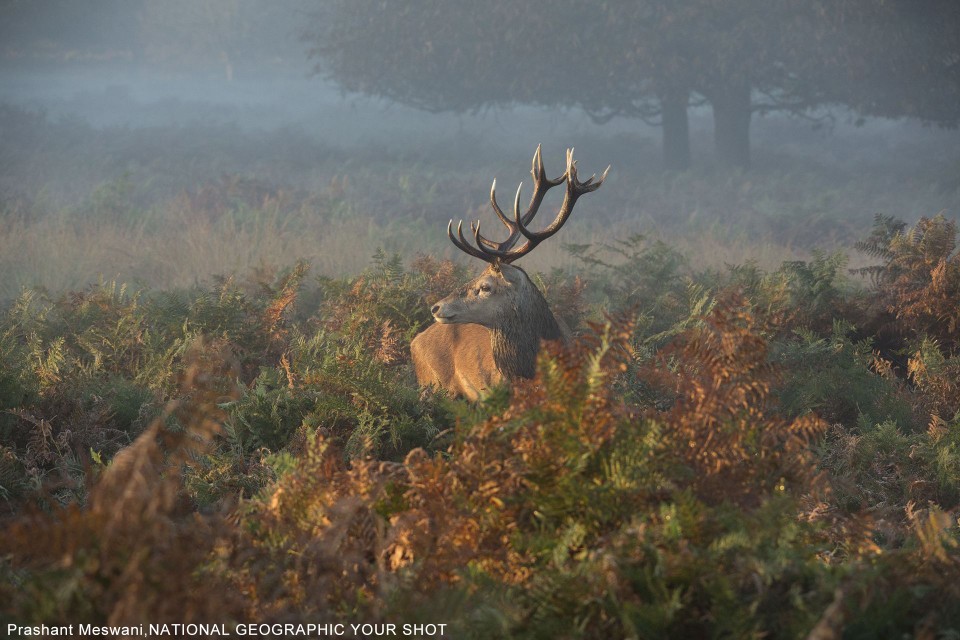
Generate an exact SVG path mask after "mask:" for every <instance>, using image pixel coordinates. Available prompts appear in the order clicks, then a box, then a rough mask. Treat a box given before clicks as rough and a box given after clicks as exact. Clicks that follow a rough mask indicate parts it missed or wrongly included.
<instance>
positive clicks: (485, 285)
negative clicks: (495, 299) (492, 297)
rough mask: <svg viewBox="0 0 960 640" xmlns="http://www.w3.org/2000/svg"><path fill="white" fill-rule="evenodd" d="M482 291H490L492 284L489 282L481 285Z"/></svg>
mask: <svg viewBox="0 0 960 640" xmlns="http://www.w3.org/2000/svg"><path fill="white" fill-rule="evenodd" d="M480 292H481V293H490V285H488V284H482V285H480Z"/></svg>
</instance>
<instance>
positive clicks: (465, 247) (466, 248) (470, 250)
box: [447, 220, 496, 262]
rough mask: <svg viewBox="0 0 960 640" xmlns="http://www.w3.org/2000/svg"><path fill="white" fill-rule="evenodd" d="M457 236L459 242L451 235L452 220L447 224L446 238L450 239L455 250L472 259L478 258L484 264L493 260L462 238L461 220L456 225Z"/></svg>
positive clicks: (492, 257) (493, 257)
mask: <svg viewBox="0 0 960 640" xmlns="http://www.w3.org/2000/svg"><path fill="white" fill-rule="evenodd" d="M478 226H479V225H478ZM457 236H459V240H458V239H457V237H455V236H454V235H453V220H450V222H448V223H447V237H448V238H450V241H451V242H452V243H453V244H454V245H455V246H456V247H457V249H460V251H463V252H464V253H466V254H469V255H471V256H473V257H474V258H480V259H481V260H483V261H485V262H493V260H494V259H495V257H496V256H491V255H489V254H487V253H486V252H485V251H484V250H483V249H482V248H477V247H474V246H472V245H471V244H470V243H469V242H467V239H466V238H464V237H463V220H461V221H460V223H459V224H457Z"/></svg>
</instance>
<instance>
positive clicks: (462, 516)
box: [0, 108, 960, 639]
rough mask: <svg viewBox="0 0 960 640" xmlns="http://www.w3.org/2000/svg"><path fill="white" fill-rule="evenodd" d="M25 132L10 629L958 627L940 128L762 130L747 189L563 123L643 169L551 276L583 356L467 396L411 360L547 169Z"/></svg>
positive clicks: (5, 238) (8, 156)
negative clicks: (468, 226) (434, 380)
mask: <svg viewBox="0 0 960 640" xmlns="http://www.w3.org/2000/svg"><path fill="white" fill-rule="evenodd" d="M0 132H2V138H3V140H4V144H3V146H2V148H0V154H2V156H0V159H2V167H3V170H2V172H0V193H2V202H0V206H2V214H0V215H2V217H3V220H4V224H3V226H2V230H0V273H3V275H4V278H2V282H0V300H2V301H3V302H2V309H0V313H2V316H0V518H2V523H3V529H4V535H3V536H2V537H0V603H2V604H0V622H2V623H4V624H6V623H8V622H17V623H19V624H41V623H43V624H47V625H53V624H71V623H72V624H79V623H87V624H98V625H99V624H110V625H124V624H129V625H138V624H141V623H144V622H155V623H161V622H171V623H173V622H175V623H205V624H210V623H223V624H226V625H228V626H230V625H235V624H240V623H251V622H255V623H290V622H301V621H308V620H309V621H313V620H322V621H324V622H330V623H344V624H349V623H370V624H373V623H390V624H398V625H400V624H404V623H409V624H417V623H433V624H440V623H442V624H447V625H449V626H448V627H447V637H457V638H505V637H516V638H558V637H570V638H574V637H577V638H619V637H623V638H654V637H676V638H679V637H683V638H701V637H703V638H706V637H733V638H747V637H749V638H759V637H773V638H797V637H807V638H817V639H825V638H838V637H845V638H877V637H884V638H887V637H911V636H912V637H921V638H953V637H957V635H958V634H960V586H958V584H957V581H956V580H955V576H956V575H957V571H958V570H960V546H958V544H960V526H958V519H957V516H958V513H960V390H958V382H957V381H958V379H960V355H958V347H960V257H958V254H957V250H956V240H957V225H956V222H955V219H956V213H957V210H958V206H957V205H958V201H960V182H958V181H957V175H958V172H957V169H958V167H960V159H958V157H957V156H956V155H955V153H952V152H951V149H952V146H951V143H950V141H949V140H948V139H945V140H943V141H941V142H940V143H937V134H936V132H925V131H909V132H908V133H909V135H900V137H897V138H892V137H891V138H888V139H886V140H885V141H881V142H878V141H877V139H876V138H873V137H869V136H863V137H862V138H858V137H857V136H855V135H852V136H851V137H848V138H846V139H845V141H844V144H835V145H827V144H823V145H821V147H822V150H821V151H819V152H817V153H815V154H814V153H811V152H810V149H811V148H817V145H816V141H815V140H814V141H810V142H808V143H806V144H808V145H809V146H808V147H804V146H803V145H802V144H800V143H797V142H791V140H793V138H789V139H788V138H787V137H786V136H785V135H784V134H783V132H782V131H781V130H780V129H778V126H777V125H773V124H771V125H768V126H767V127H766V128H765V129H761V131H760V133H759V135H760V137H761V139H762V141H763V142H764V144H762V145H761V146H760V148H759V149H758V152H757V155H758V161H757V165H758V167H757V169H756V170H755V171H752V172H749V173H730V172H726V171H723V170H721V169H720V168H717V167H714V166H711V165H710V164H709V163H705V164H704V166H702V167H699V168H698V169H696V170H694V171H691V172H687V173H679V174H670V173H663V172H658V171H653V170H649V169H648V167H649V166H650V165H652V164H653V162H652V161H651V158H655V155H656V150H655V149H654V148H652V145H649V144H646V143H645V141H644V139H640V138H630V137H627V138H624V137H623V136H619V137H609V138H596V137H595V136H594V137H591V136H587V135H582V136H580V137H579V138H578V139H576V140H571V144H576V146H577V150H578V151H577V153H578V158H579V163H580V167H581V172H585V173H587V174H588V175H589V173H590V172H592V171H593V170H597V171H599V170H602V168H603V167H604V166H606V164H607V163H611V164H613V165H614V169H613V170H612V171H611V175H610V178H609V179H608V182H607V183H606V184H605V185H604V187H603V189H602V190H600V191H598V192H597V193H596V194H592V195H591V196H590V197H589V198H585V199H584V201H583V202H582V203H581V204H580V205H578V210H577V211H576V213H575V214H574V217H573V218H572V219H571V223H570V224H569V225H568V226H567V227H565V228H564V230H563V232H562V238H561V237H558V238H556V239H555V240H554V241H551V242H552V244H551V242H548V243H545V244H544V246H543V247H542V249H538V252H537V253H538V254H540V255H537V254H533V255H532V256H531V259H530V260H528V261H525V262H524V266H526V268H527V269H528V271H529V272H530V273H531V274H532V275H534V279H535V281H536V282H537V284H538V285H539V286H540V287H541V288H542V289H543V291H544V293H545V295H546V297H547V299H548V300H549V301H550V303H551V304H552V305H553V307H554V309H556V310H557V313H558V315H561V316H562V317H563V319H564V320H565V321H566V323H567V324H568V325H569V326H570V327H572V328H574V330H575V331H576V333H577V336H578V337H577V340H576V342H575V344H574V345H573V346H572V347H571V348H570V349H568V350H559V349H551V350H549V351H547V352H546V353H544V354H543V355H542V357H541V359H540V362H539V366H538V375H537V377H536V379H534V380H532V381H528V382H522V383H519V384H517V385H515V386H514V387H513V388H502V389H498V390H496V391H495V392H493V393H491V394H490V395H489V397H487V398H486V399H485V400H483V401H482V402H480V403H477V404H470V403H466V402H464V401H461V400H457V399H453V398H449V397H446V396H445V395H444V394H443V393H424V392H423V391H422V390H421V389H419V388H418V387H417V385H416V381H415V379H414V376H413V372H412V368H411V364H410V357H409V343H410V340H411V339H412V338H413V336H415V335H416V334H417V333H418V332H419V331H420V330H422V329H423V328H424V327H426V326H427V325H428V324H429V323H430V322H431V321H432V320H431V318H430V315H429V305H431V304H432V303H433V302H435V301H436V300H438V299H439V298H441V297H443V296H444V295H446V294H447V293H449V292H450V291H451V290H452V289H453V288H454V287H455V286H457V285H458V284H461V283H462V282H464V281H465V280H466V279H467V277H468V276H469V274H471V273H473V272H474V271H478V270H479V267H478V265H476V264H470V263H469V262H468V261H467V260H461V259H460V257H458V256H455V255H454V253H455V251H454V250H453V248H452V247H450V246H449V243H448V241H447V240H446V239H445V238H444V237H443V236H444V228H445V226H446V221H447V219H448V218H451V217H452V218H455V219H457V218H461V217H464V218H467V219H472V218H476V217H483V218H484V220H490V218H489V217H488V216H489V212H488V211H487V205H486V203H485V199H486V191H487V189H488V188H489V187H488V185H489V181H490V179H491V178H492V177H493V176H497V177H498V184H501V181H502V183H503V184H506V185H511V184H516V182H519V181H520V180H521V179H523V178H524V177H525V175H524V174H525V171H524V170H525V168H526V167H527V166H528V163H529V155H530V153H531V152H532V148H531V149H519V148H517V149H513V148H508V149H507V150H506V151H503V150H501V149H499V148H496V147H494V146H490V145H484V144H482V143H481V142H480V141H479V140H471V139H467V140H465V141H462V144H461V145H455V144H451V141H449V140H426V141H424V142H423V143H422V144H421V145H418V146H416V147H414V148H412V149H411V148H409V147H406V146H402V145H400V146H396V147H390V146H385V147H384V148H377V147H373V146H369V147H357V148H351V149H344V148H338V147H334V146H330V145H324V144H322V143H319V142H316V141H313V140H311V139H309V138H307V137H304V136H298V135H296V134H294V133H292V132H289V131H282V130H280V131H276V132H272V133H250V132H244V131H240V130H238V129H232V128H230V127H223V126H219V125H217V126H208V127H203V126H201V125H191V126H184V127H178V128H170V127H167V128H162V129H161V128H155V129H149V128H148V129H124V128H117V129H95V128H92V127H88V126H85V125H82V124H80V123H76V122H64V121H54V120H51V119H49V118H46V117H45V116H43V115H42V114H36V113H31V112H27V111H22V110H18V109H13V108H5V109H4V110H2V111H0ZM925 136H926V137H925ZM465 147H466V148H470V149H471V152H470V153H465V152H464V148H465ZM560 151H561V149H551V148H545V150H544V162H545V164H546V166H547V171H548V173H551V174H553V173H559V167H558V162H559V157H560ZM505 171H507V172H512V173H504V172H505ZM498 174H499V175H498ZM508 191H509V189H508ZM550 206H552V203H551V201H549V200H548V202H547V203H546V204H545V205H544V207H545V208H547V209H549V208H550ZM454 258H456V259H454Z"/></svg>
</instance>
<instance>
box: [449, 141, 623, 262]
mask: <svg viewBox="0 0 960 640" xmlns="http://www.w3.org/2000/svg"><path fill="white" fill-rule="evenodd" d="M609 171H610V167H607V168H606V169H605V170H604V172H603V175H601V176H600V179H599V180H597V181H596V182H594V180H595V179H596V177H597V176H596V174H594V175H592V176H590V179H589V180H587V181H586V182H580V181H578V180H577V163H576V162H575V161H574V159H573V149H567V170H566V171H565V172H564V173H563V175H561V176H560V177H559V178H557V179H556V180H550V179H548V178H547V175H546V171H544V168H543V160H542V159H541V158H540V145H537V150H536V152H534V154H533V166H532V167H531V168H530V175H532V176H533V195H532V196H531V198H530V204H529V206H528V207H527V210H526V211H525V212H524V213H523V214H521V213H520V190H521V189H522V188H523V183H521V184H520V187H518V188H517V195H516V197H515V198H514V200H513V220H511V219H510V218H508V217H507V216H506V215H505V214H504V213H503V211H502V210H501V209H500V205H498V204H497V181H496V180H494V181H493V185H492V186H491V187H490V204H491V205H492V206H493V211H494V213H496V214H497V217H498V218H499V219H500V222H502V223H503V226H505V227H506V228H507V231H509V232H510V235H509V236H508V237H507V239H506V240H504V241H503V242H494V241H492V240H488V239H487V238H484V237H483V236H482V235H480V221H479V220H478V221H477V222H476V223H472V224H471V225H470V229H471V230H472V231H473V239H474V242H476V246H474V245H472V244H470V242H468V241H467V239H466V238H464V236H463V221H462V220H461V221H460V223H459V224H458V225H457V235H456V236H454V235H453V220H451V221H450V223H449V224H447V235H448V236H449V237H450V240H451V241H452V242H453V244H455V245H456V246H457V248H458V249H460V250H461V251H463V252H464V253H467V254H469V255H471V256H474V257H475V258H480V259H481V260H484V261H486V262H490V263H500V262H507V263H510V262H513V261H514V260H517V259H518V258H521V257H523V256H525V255H527V254H528V253H530V252H531V251H533V249H534V247H536V246H537V245H538V244H540V243H541V242H543V241H544V240H546V239H547V238H549V237H550V236H552V235H553V234H555V233H556V232H557V231H559V230H560V227H562V226H563V224H564V223H565V222H566V221H567V218H569V217H570V213H571V212H572V211H573V206H574V205H575V204H576V203H577V199H578V198H579V197H580V196H582V195H584V194H585V193H590V192H591V191H596V190H597V189H599V188H600V185H601V184H603V181H604V180H605V179H606V177H607V173H608V172H609ZM564 181H566V183H567V191H566V193H565V194H564V196H563V204H561V205H560V212H559V213H558V214H557V217H556V219H555V220H554V221H553V223H552V224H550V225H549V226H548V227H547V228H546V229H544V230H543V231H540V232H533V231H530V230H529V229H527V225H528V224H530V222H531V221H532V220H533V218H534V216H536V215H537V211H538V210H539V209H540V204H541V203H542V202H543V198H544V196H545V195H547V191H549V190H550V189H552V188H553V187H555V186H557V185H559V184H560V183H561V182H564ZM520 236H523V237H524V238H526V239H527V241H526V242H525V243H524V244H523V245H522V246H521V247H520V248H519V249H516V250H514V249H513V246H514V245H515V244H516V243H517V240H519V239H520Z"/></svg>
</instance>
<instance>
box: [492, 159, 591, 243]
mask: <svg viewBox="0 0 960 640" xmlns="http://www.w3.org/2000/svg"><path fill="white" fill-rule="evenodd" d="M609 171H610V167H609V166H608V167H607V168H606V170H604V172H603V175H601V176H600V179H599V180H597V181H596V182H594V179H596V174H594V175H593V176H591V177H590V179H589V180H587V181H586V182H580V181H579V180H578V179H577V163H576V161H575V160H574V159H573V148H570V149H567V171H566V173H565V174H564V176H565V177H566V180H567V189H566V193H565V194H564V196H563V203H562V204H561V205H560V211H559V212H558V213H557V217H556V218H555V219H554V221H553V222H552V223H550V224H549V225H548V226H547V227H546V228H545V229H544V230H543V231H539V232H534V231H530V230H529V229H527V227H526V223H525V222H524V221H523V220H522V219H521V218H520V216H519V212H518V211H515V212H514V224H516V225H517V229H518V230H519V231H520V233H521V234H522V235H523V237H525V238H526V239H527V242H526V243H524V245H523V246H522V247H520V249H518V250H517V251H516V252H514V253H515V254H516V255H515V256H514V255H513V254H511V260H516V259H517V258H520V257H522V256H525V255H526V254H528V253H530V252H531V251H533V249H534V247H536V246H537V245H538V244H540V243H541V242H543V241H544V240H546V239H547V238H549V237H550V236H552V235H553V234H555V233H556V232H557V231H559V230H560V227H562V226H563V225H564V223H566V221H567V218H569V217H570V214H571V213H572V212H573V207H574V205H575V204H576V203H577V199H579V198H580V196H582V195H584V194H586V193H591V192H593V191H596V190H597V189H599V188H600V185H602V184H603V181H604V180H606V178H607V172H609Z"/></svg>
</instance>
